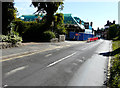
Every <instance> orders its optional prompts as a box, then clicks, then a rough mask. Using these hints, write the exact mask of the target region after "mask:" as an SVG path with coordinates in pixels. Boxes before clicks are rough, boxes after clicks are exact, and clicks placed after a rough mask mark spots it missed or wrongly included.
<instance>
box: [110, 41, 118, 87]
mask: <svg viewBox="0 0 120 88" xmlns="http://www.w3.org/2000/svg"><path fill="white" fill-rule="evenodd" d="M112 48H113V52H112V56H113V58H112V59H111V68H110V79H109V82H108V86H109V87H110V88H120V40H116V41H113V42H112Z"/></svg>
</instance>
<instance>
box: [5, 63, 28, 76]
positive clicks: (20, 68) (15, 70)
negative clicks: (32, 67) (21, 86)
mask: <svg viewBox="0 0 120 88" xmlns="http://www.w3.org/2000/svg"><path fill="white" fill-rule="evenodd" d="M27 67H28V65H27V66H23V67H19V68H16V69H14V70H11V71H10V72H7V73H6V74H5V75H6V76H8V75H11V74H14V73H16V72H17V71H20V70H23V69H25V68H27Z"/></svg>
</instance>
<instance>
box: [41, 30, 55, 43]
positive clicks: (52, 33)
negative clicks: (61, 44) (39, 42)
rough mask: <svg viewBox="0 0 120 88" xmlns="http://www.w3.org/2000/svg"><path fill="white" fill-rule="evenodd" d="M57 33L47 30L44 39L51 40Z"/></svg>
mask: <svg viewBox="0 0 120 88" xmlns="http://www.w3.org/2000/svg"><path fill="white" fill-rule="evenodd" d="M55 37H56V36H55V33H54V32H52V31H45V32H44V33H43V39H44V40H43V41H50V39H52V38H55Z"/></svg>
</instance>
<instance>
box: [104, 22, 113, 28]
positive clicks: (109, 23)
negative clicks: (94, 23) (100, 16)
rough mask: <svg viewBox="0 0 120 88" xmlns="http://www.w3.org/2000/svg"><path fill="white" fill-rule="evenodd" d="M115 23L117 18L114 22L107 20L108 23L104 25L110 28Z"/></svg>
mask: <svg viewBox="0 0 120 88" xmlns="http://www.w3.org/2000/svg"><path fill="white" fill-rule="evenodd" d="M113 24H115V20H114V21H113V23H112V22H110V21H109V20H108V21H107V24H106V25H104V27H105V29H107V28H109V27H110V26H111V25H113Z"/></svg>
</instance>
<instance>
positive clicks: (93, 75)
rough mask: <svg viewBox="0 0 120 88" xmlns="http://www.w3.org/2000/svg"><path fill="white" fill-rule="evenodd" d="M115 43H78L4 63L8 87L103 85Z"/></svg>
mask: <svg viewBox="0 0 120 88" xmlns="http://www.w3.org/2000/svg"><path fill="white" fill-rule="evenodd" d="M110 47H111V42H110V41H108V40H102V39H101V40H98V41H95V42H90V43H81V44H75V45H72V46H70V47H64V48H58V49H54V50H49V51H45V52H40V53H36V54H33V55H29V56H24V57H18V58H16V59H13V60H8V61H4V62H2V75H3V85H4V86H102V85H103V83H104V81H105V80H106V74H105V71H106V69H107V63H108V57H106V56H103V55H102V54H101V53H106V52H109V49H110Z"/></svg>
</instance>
